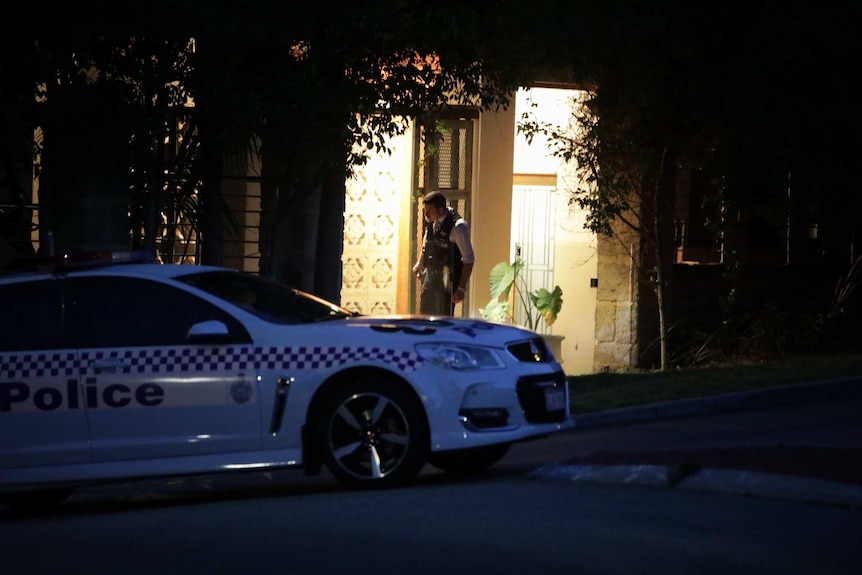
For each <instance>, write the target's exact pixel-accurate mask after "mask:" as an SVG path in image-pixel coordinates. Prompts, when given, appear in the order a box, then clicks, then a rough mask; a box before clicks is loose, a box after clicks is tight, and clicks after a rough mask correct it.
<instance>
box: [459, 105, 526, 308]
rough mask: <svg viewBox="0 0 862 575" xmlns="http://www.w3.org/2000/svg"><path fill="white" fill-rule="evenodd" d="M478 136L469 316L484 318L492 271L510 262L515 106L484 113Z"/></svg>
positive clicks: (474, 169) (472, 222) (471, 225)
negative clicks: (505, 261) (482, 314)
mask: <svg viewBox="0 0 862 575" xmlns="http://www.w3.org/2000/svg"><path fill="white" fill-rule="evenodd" d="M513 96H514V95H513ZM477 133H478V137H477V138H476V149H475V152H474V164H473V173H474V178H475V180H474V182H475V188H474V194H473V212H472V217H471V219H472V221H471V222H469V223H470V234H471V238H472V240H473V250H474V252H475V253H476V263H475V265H474V266H473V275H472V277H471V278H470V286H469V292H470V300H469V305H468V312H467V315H468V316H469V317H481V314H480V313H479V309H480V308H483V307H485V304H486V303H487V302H488V300H489V299H490V298H491V289H490V285H489V283H488V278H489V276H490V275H491V268H493V267H494V266H495V265H496V264H497V262H500V261H504V260H508V259H509V252H510V246H511V218H512V181H513V176H512V165H513V161H514V153H515V152H514V140H515V136H514V134H515V107H514V106H510V107H509V108H508V109H507V110H500V111H499V112H483V113H482V114H481V115H480V117H479V129H478V130H477Z"/></svg>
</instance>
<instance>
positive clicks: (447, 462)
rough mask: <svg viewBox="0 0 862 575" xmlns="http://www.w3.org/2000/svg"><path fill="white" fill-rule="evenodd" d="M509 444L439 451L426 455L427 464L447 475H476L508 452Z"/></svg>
mask: <svg viewBox="0 0 862 575" xmlns="http://www.w3.org/2000/svg"><path fill="white" fill-rule="evenodd" d="M510 446H511V445H510V444H509V443H501V444H499V445H487V446H485V447H472V448H470V449H457V450H455V451H440V452H437V453H431V454H429V455H428V463H430V464H431V465H433V466H434V467H436V468H437V469H440V470H441V471H447V472H449V473H478V472H480V471H485V470H486V469H488V468H489V467H491V466H492V465H494V464H495V463H497V462H498V461H500V460H501V459H503V456H504V455H506V453H508V452H509V447H510Z"/></svg>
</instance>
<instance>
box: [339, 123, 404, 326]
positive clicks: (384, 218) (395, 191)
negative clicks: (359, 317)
mask: <svg viewBox="0 0 862 575" xmlns="http://www.w3.org/2000/svg"><path fill="white" fill-rule="evenodd" d="M411 142H412V133H408V134H406V135H405V136H403V137H400V138H398V139H396V140H393V141H392V142H391V146H392V154H391V155H385V156H373V157H371V158H370V159H369V161H368V163H367V164H366V165H365V166H364V167H363V169H362V170H361V171H360V172H359V173H358V174H357V176H356V177H355V178H352V179H350V180H348V181H347V185H346V197H345V200H346V201H345V213H344V251H343V254H342V256H341V261H342V266H343V279H342V288H341V304H342V305H343V306H344V307H346V308H347V309H350V310H353V311H358V312H360V313H363V314H369V315H390V314H396V313H406V312H407V299H408V298H407V290H408V289H409V286H408V285H406V281H407V278H409V277H410V274H409V273H405V272H404V270H409V269H410V268H411V267H412V265H413V264H412V263H411V262H410V259H411V255H410V238H409V234H410V197H411V196H410V195H411V185H412V181H413V180H412V171H411V166H412V150H411Z"/></svg>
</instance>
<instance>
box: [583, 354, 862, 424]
mask: <svg viewBox="0 0 862 575" xmlns="http://www.w3.org/2000/svg"><path fill="white" fill-rule="evenodd" d="M854 376H855V377H862V354H841V355H828V356H826V355H822V356H799V357H789V358H786V359H783V360H780V361H766V362H760V363H754V362H752V363H739V364H732V365H721V366H714V367H703V368H692V369H680V370H672V371H666V372H659V371H649V372H638V373H634V372H632V373H599V374H593V375H579V376H570V377H569V378H568V381H569V394H570V400H571V410H572V413H590V412H595V411H605V410H608V409H616V408H620V407H629V406H633V405H643V404H647V403H654V402H659V401H671V400H675V399H686V398H691V397H701V396H705V395H714V394H718V393H729V392H734V391H744V390H749V389H758V388H764V387H774V386H781V385H792V384H794V383H805V382H811V381H819V380H828V379H836V378H846V377H854Z"/></svg>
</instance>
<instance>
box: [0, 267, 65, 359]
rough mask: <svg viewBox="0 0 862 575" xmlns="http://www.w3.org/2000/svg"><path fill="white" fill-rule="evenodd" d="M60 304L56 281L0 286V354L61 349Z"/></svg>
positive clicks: (58, 285)
mask: <svg viewBox="0 0 862 575" xmlns="http://www.w3.org/2000/svg"><path fill="white" fill-rule="evenodd" d="M60 303H61V299H60V282H59V281H57V280H52V279H40V280H36V281H24V282H17V283H12V284H6V285H0V326H2V329H0V352H2V351H29V350H39V349H59V348H61V347H62V343H61V342H62V339H63V330H62V316H61V307H60Z"/></svg>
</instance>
